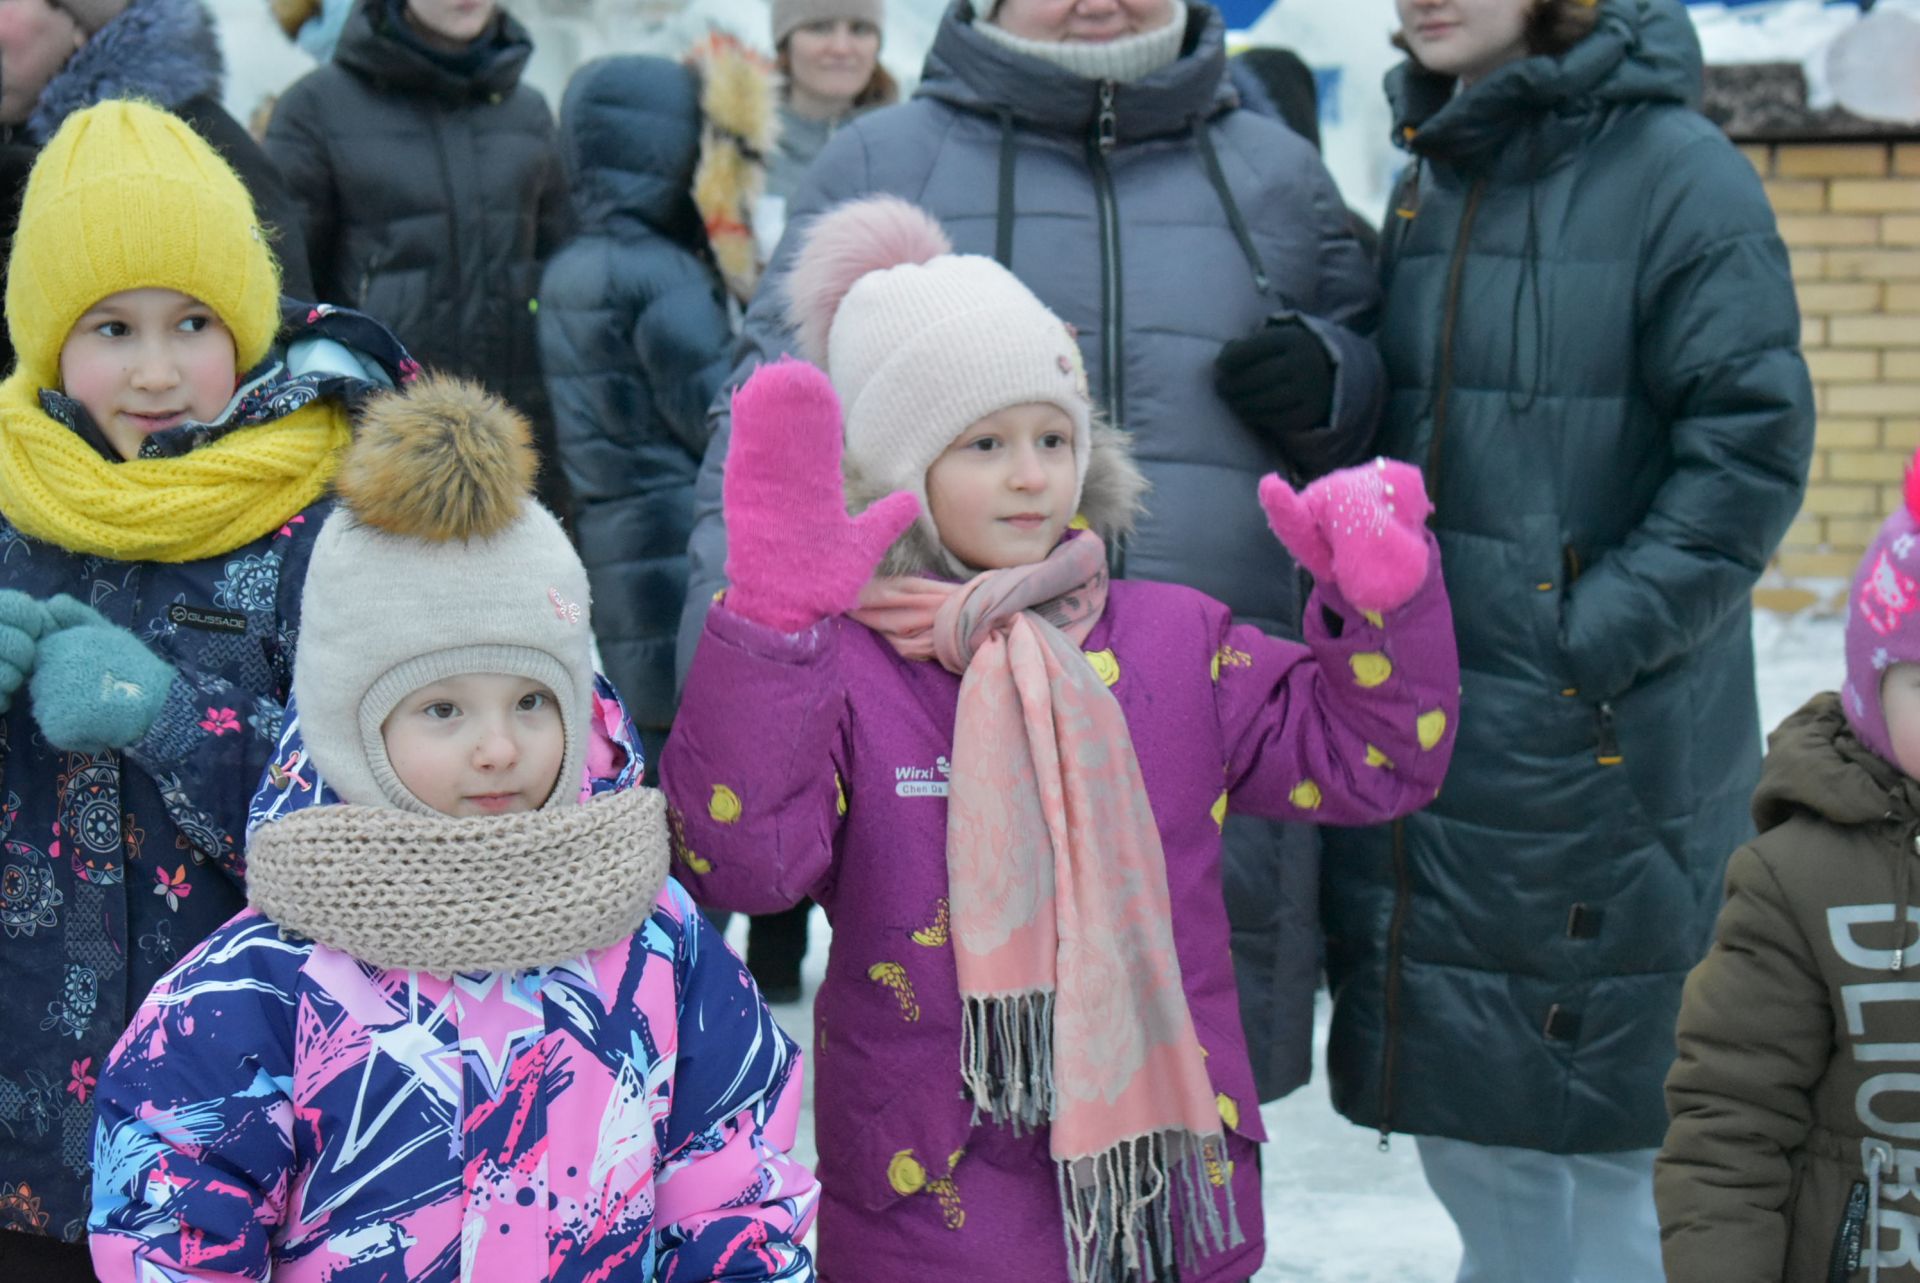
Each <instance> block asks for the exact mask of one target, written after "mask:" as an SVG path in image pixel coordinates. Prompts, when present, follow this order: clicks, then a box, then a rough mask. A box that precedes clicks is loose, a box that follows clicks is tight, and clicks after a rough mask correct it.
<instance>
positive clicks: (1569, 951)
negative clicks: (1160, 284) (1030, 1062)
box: [1324, 0, 1814, 1277]
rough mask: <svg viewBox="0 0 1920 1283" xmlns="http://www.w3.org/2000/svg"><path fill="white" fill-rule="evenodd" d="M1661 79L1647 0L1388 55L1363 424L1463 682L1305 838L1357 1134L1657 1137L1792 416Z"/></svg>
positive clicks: (1337, 1073) (1743, 722) (1737, 729)
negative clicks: (1477, 59)
mask: <svg viewBox="0 0 1920 1283" xmlns="http://www.w3.org/2000/svg"><path fill="white" fill-rule="evenodd" d="M1699 81H1700V49H1699V44H1698V42H1697V40H1696V39H1695V36H1694V33H1693V28H1692V25H1691V23H1690V22H1689V20H1688V18H1687V15H1686V12H1685V10H1684V9H1683V8H1682V7H1681V6H1680V5H1679V4H1678V3H1677V2H1676V0H1602V4H1601V7H1600V14H1599V25H1598V28H1597V29H1596V31H1595V33H1594V34H1593V35H1591V36H1589V37H1588V38H1587V39H1585V40H1584V41H1582V42H1581V43H1580V44H1578V45H1576V46H1575V47H1574V48H1573V49H1572V50H1571V51H1570V52H1568V53H1567V54H1565V55H1564V56H1562V57H1558V58H1553V57H1536V58H1528V59H1524V60H1522V61H1520V62H1517V63H1514V64H1511V65H1509V66H1507V67H1505V68H1503V69H1502V70H1500V71H1498V72H1496V73H1494V74H1493V75H1490V76H1488V77H1487V78H1486V79H1484V80H1482V81H1479V82H1478V83H1476V84H1475V85H1474V86H1473V87H1472V88H1471V89H1469V90H1467V91H1466V92H1464V93H1461V94H1458V95H1455V94H1454V93H1453V85H1452V83H1451V82H1449V81H1443V80H1441V79H1439V78H1438V77H1435V76H1432V75H1431V74H1429V73H1426V72H1422V71H1417V70H1415V69H1414V68H1412V67H1411V66H1409V67H1403V68H1402V69H1401V70H1400V71H1399V72H1397V73H1396V74H1395V76H1394V77H1393V79H1392V80H1391V81H1390V87H1391V91H1392V93H1393V96H1394V99H1395V102H1396V105H1397V109H1398V121H1399V127H1400V129H1401V130H1402V131H1404V132H1399V133H1397V134H1396V136H1399V137H1408V136H1410V140H1411V148H1412V150H1413V152H1414V154H1415V155H1416V156H1417V157H1418V158H1419V161H1420V164H1419V168H1418V180H1417V181H1418V186H1417V190H1412V191H1409V190H1406V189H1403V191H1402V193H1401V196H1400V199H1398V200H1397V201H1396V202H1395V203H1396V206H1397V207H1398V208H1400V209H1403V210H1407V211H1409V212H1410V216H1399V217H1392V216H1390V218H1389V222H1390V223H1393V224H1396V225H1397V226H1393V227H1389V229H1388V231H1387V233H1386V241H1387V244H1386V254H1385V256H1384V263H1385V284H1386V303H1385V312H1384V317H1383V320H1382V323H1381V332H1380V333H1381V341H1380V347H1381V354H1382V356H1383V357H1384V359H1385V360H1386V363H1387V373H1388V379H1389V383H1390V393H1389V397H1388V408H1387V416H1386V423H1385V425H1384V426H1383V428H1382V430H1381V436H1382V445H1383V447H1384V448H1385V449H1386V451H1387V452H1388V453H1391V454H1394V455H1397V456H1399V457H1401V458H1405V459H1411V460H1417V461H1419V462H1421V463H1422V464H1423V465H1424V466H1425V469H1426V473H1427V486H1428V489H1429V492H1430V493H1431V494H1432V496H1433V499H1434V503H1435V505H1436V507H1437V509H1438V511H1437V512H1436V514H1435V516H1434V519H1433V526H1434V529H1435V531H1436V533H1437V534H1438V536H1439V539H1440V547H1441V551H1442V564H1443V565H1444V567H1445V573H1446V578H1447V591H1448V594H1449V595H1450V596H1451V598H1452V599H1453V601H1454V602H1455V603H1456V606H1455V611H1456V613H1455V617H1454V619H1455V629H1456V632H1457V634H1458V637H1459V644H1460V667H1461V670H1462V671H1461V675H1462V684H1463V687H1462V697H1461V713H1460V717H1461V721H1460V738H1459V742H1458V745H1457V747H1456V748H1455V749H1454V756H1453V767H1452V771H1451V773H1450V774H1449V775H1448V777H1447V783H1446V787H1445V788H1444V789H1443V790H1442V792H1441V794H1440V796H1439V798H1438V800H1437V801H1435V802H1434V804H1433V805H1432V806H1431V807H1429V808H1428V809H1427V810H1425V811H1423V812H1421V813H1420V814H1418V815H1415V816H1412V817H1410V818H1409V819H1408V820H1406V821H1405V822H1404V823H1403V824H1402V825H1400V826H1397V827H1396V828H1395V829H1392V830H1385V829H1376V830H1361V831H1354V830H1344V831H1343V830H1335V829H1329V830H1326V832H1325V840H1326V844H1327V852H1328V854H1327V860H1326V864H1325V877H1324V887H1325V893H1324V901H1325V906H1326V927H1327V951H1328V964H1329V970H1330V973H1331V979H1332V982H1333V986H1334V996H1335V1007H1334V1020H1333V1034H1332V1045H1331V1050H1330V1053H1329V1059H1330V1065H1331V1070H1332V1075H1333V1089H1334V1103H1335V1104H1336V1105H1337V1106H1338V1107H1339V1108H1340V1109H1341V1111H1342V1112H1344V1113H1345V1114H1346V1115H1347V1116H1348V1117H1350V1118H1352V1119H1354V1120H1355V1121H1356V1122H1362V1123H1367V1124H1371V1125H1373V1126H1377V1127H1379V1128H1381V1129H1382V1130H1383V1131H1384V1130H1388V1129H1391V1130H1396V1131H1407V1132H1416V1133H1422V1134H1430V1135H1439V1136H1447V1137H1453V1138H1455V1139H1460V1140H1467V1141H1474V1142H1478V1143H1481V1144H1493V1145H1509V1146H1520V1147H1524V1148H1529V1149H1538V1150H1546V1151H1551V1152H1555V1153H1595V1152H1603V1151H1612V1150H1625V1149H1642V1148H1650V1147H1652V1146H1655V1145H1658V1144H1659V1143H1660V1138H1661V1136H1662V1135H1663V1134H1664V1132H1665V1130H1666V1110H1665V1108H1664V1107H1663V1103H1662V1100H1661V1082H1662V1079H1663V1077H1664V1076H1665V1074H1666V1071H1667V1066H1668V1064H1669V1062H1670V1061H1671V1060H1672V1058H1673V1047H1674V1044H1673V1026H1674V1016H1675V1013H1676V1011H1677V1009H1678V1007H1679V1002H1680V987H1681V982H1682V981H1683V980H1684V979H1685V977H1686V974H1687V971H1688V969H1689V968H1691V967H1692V966H1693V964H1694V963H1696V962H1697V961H1699V959H1700V956H1701V954H1702V953H1703V952H1704V951H1705V949H1706V946H1707V941H1708V937H1709V933H1710V931H1711V928H1712V925H1713V916H1714V909H1715V907H1716V902H1717V894H1716V893H1717V891H1718V889H1719V886H1720V878H1721V871H1722V869H1723V868H1724V866H1725V864H1726V860H1727V856H1728V854H1729V853H1730V852H1732V851H1733V849H1734V848H1735V847H1737V846H1739V845H1740V843H1741V842H1742V841H1744V840H1745V839H1746V838H1747V837H1748V836H1749V835H1750V834H1751V831H1752V830H1751V827H1750V823H1749V820H1748V816H1747V798H1748V795H1749V794H1750V793H1751V792H1752V790H1753V786H1754V784H1755V782H1756V780H1757V778H1758V774H1759V765H1760V735H1759V730H1760V727H1759V714H1758V711H1757V708H1756V705H1755V697H1754V668H1753V646H1752V642H1751V640H1750V637H1749V629H1750V626H1751V620H1750V606H1749V602H1748V598H1749V594H1750V593H1751V591H1752V589H1753V585H1754V581H1755V580H1756V579H1757V578H1758V576H1759V574H1760V572H1761V570H1762V568H1763V567H1764V566H1765V565H1766V562H1767V558H1768V556H1769V555H1770V554H1771V553H1772V552H1773V549H1774V546H1775V545H1776V543H1777V542H1778V541H1779V539H1780V537H1781V535H1782V533H1783V532H1784V531H1785V529H1786V527H1787V523H1788V522H1789V521H1791V520H1792V518H1793V515H1794V513H1795V511H1796V510H1797V509H1798V508H1799V505H1800V496H1801V492H1802V490H1803V488H1804V486H1805V482H1806V475H1807V461H1808V457H1809V455H1810V452H1811V448H1812V444H1813V417H1814V416H1813V397H1812V389H1811V387H1810V385H1809V383H1808V380H1807V369H1806V365H1805V363H1804V362H1803V361H1802V360H1801V356H1800V352H1799V334H1800V325H1799V317H1798V313H1797V309H1796V307H1795V303H1794V295H1793V286H1792V283H1791V281H1790V280H1789V277H1788V270H1787V255H1786V250H1785V248H1784V247H1783V246H1782V245H1781V243H1780V238H1779V236H1778V234H1777V233H1776V231H1775V227H1774V218H1773V213H1772V211H1771V209H1770V208H1769V207H1768V205H1767V199H1766V196H1765V195H1764V193H1763V192H1762V191H1761V188H1760V183H1759V180H1758V179H1757V178H1756V177H1755V175H1754V172H1753V168H1752V167H1751V166H1750V165H1748V164H1747V162H1746V161H1745V160H1743V159H1742V158H1741V156H1740V155H1739V153H1738V152H1736V151H1735V150H1734V148H1733V147H1732V146H1731V145H1730V144H1729V143H1728V142H1727V140H1726V138H1725V137H1724V136H1723V135H1722V134H1721V133H1720V132H1719V130H1717V129H1716V128H1714V126H1713V125H1711V124H1710V123H1708V122H1707V121H1706V120H1705V119H1704V118H1703V117H1701V116H1700V115H1698V114H1697V113H1695V112H1694V111H1693V110H1691V109H1690V108H1689V107H1688V106H1687V103H1688V102H1689V101H1690V100H1691V99H1692V98H1693V97H1694V96H1695V95H1696V94H1697V90H1698V86H1699ZM1730 1277H1731V1276H1730Z"/></svg>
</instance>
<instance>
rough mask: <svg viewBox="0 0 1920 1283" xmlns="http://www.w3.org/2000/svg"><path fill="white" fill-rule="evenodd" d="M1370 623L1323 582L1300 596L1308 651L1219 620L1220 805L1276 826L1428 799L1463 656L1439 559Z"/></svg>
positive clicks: (1448, 739)
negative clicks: (1223, 801) (1413, 589)
mask: <svg viewBox="0 0 1920 1283" xmlns="http://www.w3.org/2000/svg"><path fill="white" fill-rule="evenodd" d="M1427 547H1428V553H1429V560H1428V567H1429V568H1428V572H1427V579H1426V582H1425V583H1424V584H1423V585H1421V588H1420V591H1419V592H1417V593H1415V594H1414V596H1413V598H1412V600H1410V601H1408V602H1407V603H1406V604H1405V605H1404V606H1401V607H1399V608H1398V609H1395V610H1391V611H1388V612H1386V614H1385V615H1384V616H1383V615H1376V614H1372V613H1369V612H1362V611H1358V610H1355V609H1354V608H1353V607H1352V606H1351V605H1349V604H1348V603H1347V602H1346V600H1345V599H1344V598H1343V597H1341V596H1340V594H1339V592H1338V590H1336V589H1335V588H1333V587H1332V586H1331V585H1323V586H1321V587H1319V588H1316V589H1315V590H1314V593H1313V595H1312V596H1311V597H1309V598H1308V599H1307V608H1306V616H1305V620H1304V625H1305V626H1304V632H1305V636H1306V644H1305V645H1304V646H1303V645H1301V644H1299V643H1297V642H1287V641H1281V640H1279V639H1277V638H1273V637H1269V636H1267V635H1266V634H1264V633H1262V632H1260V631H1259V630H1258V629H1256V628H1253V627H1250V626H1248V625H1235V624H1232V623H1231V622H1230V621H1229V622H1228V623H1227V624H1226V625H1225V626H1224V628H1223V630H1222V635H1221V639H1220V649H1219V651H1218V653H1217V655H1216V657H1215V662H1216V663H1217V664H1218V666H1219V681H1218V682H1217V683H1216V685H1215V691H1216V698H1217V700H1218V707H1219V716H1220V723H1221V726H1222V728H1223V730H1224V732H1225V738H1226V745H1227V795H1228V805H1229V807H1230V808H1231V809H1233V810H1235V811H1243V812H1247V813H1250V814H1254V815H1262V816H1266V817H1269V818H1272V819H1285V820H1311V821H1313V822H1314V823H1316V824H1352V825H1359V824H1377V823H1380V822H1381V821H1384V820H1392V819H1398V818H1399V817H1400V816H1403V815H1406V814H1408V813H1409V812H1412V811H1417V810H1419V809H1420V808H1421V807H1423V806H1425V805H1426V804H1427V803H1428V802H1430V801H1432V800H1433V797H1434V794H1435V793H1437V792H1438V791H1439V788H1440V782H1441V780H1443V779H1444V778H1445V777H1446V773H1447V762H1448V759H1449V758H1450V757H1451V756H1452V753H1453V739H1454V724H1455V722H1456V721H1457V720H1458V718H1459V712H1460V660H1459V655H1458V652H1457V651H1456V650H1455V647H1454V638H1453V613H1452V611H1451V609H1450V608H1449V606H1448V603H1447V591H1446V588H1445V586H1444V584H1443V583H1442V582H1441V578H1440V553H1439V550H1438V548H1437V546H1436V545H1435V544H1434V542H1433V536H1432V535H1431V534H1429V535H1428V536H1427Z"/></svg>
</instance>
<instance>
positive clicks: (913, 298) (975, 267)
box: [786, 196, 1092, 545]
mask: <svg viewBox="0 0 1920 1283" xmlns="http://www.w3.org/2000/svg"><path fill="white" fill-rule="evenodd" d="M786 292H787V299H788V305H787V306H788V318H789V320H790V321H791V322H792V324H793V325H794V327H795V329H796V330H797V331H798V334H799V339H800V352H801V355H802V356H804V357H806V359H807V360H809V361H811V362H813V363H814V364H815V365H817V366H819V367H820V368H821V369H823V370H825V371H826V372H827V377H828V378H829V379H831V380H832V382H833V389H834V391H835V392H836V393H837V394H838V395H839V397H840V404H841V410H842V412H843V414H844V416H845V421H846V454H845V461H846V466H847V468H848V469H849V471H853V472H857V473H858V475H859V476H860V478H861V479H862V480H863V481H864V482H866V483H868V484H870V485H871V486H873V487H875V488H876V491H877V493H880V494H886V493H888V492H890V491H894V490H907V491H910V492H912V493H913V494H914V495H917V496H918V497H919V499H920V512H921V516H920V521H921V523H922V525H923V526H924V527H925V528H926V530H927V532H928V534H929V535H930V536H931V537H932V539H933V541H934V543H935V544H936V545H938V543H939V535H938V533H937V532H936V531H935V530H934V528H933V518H932V517H931V516H930V515H929V513H930V511H931V510H930V508H929V506H928V503H927V469H928V468H930V467H932V466H933V462H934V460H936V459H938V458H939V457H940V455H941V454H942V453H943V452H945V450H946V448H947V447H948V446H949V445H951V444H953V440H954V438H955V437H957V436H959V435H960V433H961V432H962V431H964V430H965V429H966V428H967V426H968V425H969V424H972V423H974V422H976V421H978V420H980V419H984V418H985V417H986V416H988V415H989V414H993V413H995V412H996V411H999V410H1004V409H1007V408H1008V407H1009V406H1015V405H1023V404H1027V403H1031V402H1037V403H1043V404H1048V405H1054V406H1058V407H1059V408H1060V410H1061V411H1062V412H1063V413H1065V414H1066V416H1067V417H1068V418H1069V419H1070V420H1072V422H1073V453H1074V462H1075V467H1076V481H1075V484H1076V487H1078V486H1080V485H1084V484H1085V482H1086V478H1087V458H1088V450H1089V449H1090V447H1091V438H1092V432H1091V416H1092V410H1091V406H1090V405H1089V402H1088V396H1087V374H1086V366H1085V364H1084V363H1083V361H1082V359H1081V356H1080V346H1079V344H1078V342H1077V341H1076V340H1075V338H1074V334H1073V331H1072V330H1071V329H1069V328H1068V326H1067V325H1066V323H1065V322H1063V321H1062V320H1061V319H1060V318H1059V317H1057V316H1055V315H1054V314H1053V313H1052V312H1050V311H1048V310H1047V306H1046V304H1044V303H1042V302H1041V301H1040V300H1039V299H1038V298H1036V297H1034V294H1033V291H1032V290H1030V289H1028V288H1027V287H1026V286H1025V285H1023V284H1021V283H1020V280H1019V278H1017V277H1016V276H1014V274H1013V273H1012V272H1009V271H1008V270H1007V269H1006V268H1004V267H1002V266H1000V264H998V263H996V262H995V261H994V260H992V259H990V258H984V257H981V256H979V255H975V254H956V253H954V252H953V246H952V244H951V243H950V242H949V241H948V240H947V237H946V233H945V232H943V231H942V230H941V228H940V225H939V224H938V223H936V222H935V221H934V220H933V217H932V216H931V215H929V214H928V213H926V211H924V210H922V209H920V208H919V207H918V206H915V205H910V204H908V203H907V202H906V201H903V200H901V199H899V198H898V197H895V196H874V197H866V198H863V199H860V200H854V201H848V202H846V203H845V204H842V205H837V206H835V207H834V208H833V209H830V210H828V211H827V212H825V213H824V214H822V215H820V216H819V217H818V218H817V219H815V220H814V221H813V223H812V224H811V225H810V226H809V227H808V228H807V231H806V238H805V240H804V241H803V242H802V244H801V246H800V252H799V254H798V255H797V256H796V257H795V259H794V264H793V270H792V272H791V273H789V275H788V277H787V281H786ZM1074 502H1075V505H1076V507H1077V506H1078V503H1079V493H1078V490H1077V489H1076V492H1075V495H1074Z"/></svg>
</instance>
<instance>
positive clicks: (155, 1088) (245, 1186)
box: [87, 911, 305, 1283]
mask: <svg viewBox="0 0 1920 1283" xmlns="http://www.w3.org/2000/svg"><path fill="white" fill-rule="evenodd" d="M304 956H305V948H304V946H301V945H298V944H295V943H292V942H289V941H284V940H282V939H281V938H280V933H279V930H278V929H277V928H276V927H275V926H274V925H273V923H271V922H269V921H267V920H266V919H265V918H262V917H260V916H259V915H257V914H255V913H253V912H251V911H248V912H246V913H243V914H241V915H240V916H238V917H236V918H234V919H233V920H232V921H230V922H228V923H227V924H226V925H225V926H223V927H221V928H220V930H218V931H216V932H214V934H213V935H211V936H209V937H208V938H207V939H206V941H204V942H203V943H202V944H201V946H200V947H199V948H198V949H197V950H195V951H194V952H193V953H190V954H189V955H188V956H187V957H186V958H185V959H184V960H183V961H182V962H181V963H180V965H179V966H178V967H176V968H175V969H174V970H173V971H172V972H170V973H169V974H168V975H167V976H166V977H165V978H164V979H162V980H161V981H160V983H159V984H158V985H156V986H154V988H153V990H152V992H151V993H149V994H148V995H147V999H146V1001H145V1002H144V1003H142V1004H141V1006H140V1010H139V1011H138V1012H137V1013H136V1014H135V1016H134V1018H133V1023H132V1024H131V1025H130V1026H129V1027H128V1029H127V1031H126V1033H125V1034H123V1035H122V1036H121V1039H120V1042H119V1045H117V1046H116V1047H115V1048H114V1050H113V1054H112V1056H111V1057H110V1058H109V1059H108V1061H107V1065H106V1068H105V1069H104V1070H103V1071H102V1072H101V1074H100V1081H99V1088H98V1092H97V1095H96V1098H95V1099H96V1108H97V1111H98V1112H97V1122H96V1126H95V1132H94V1143H93V1211H92V1214H91V1216H90V1217H89V1218H88V1222H87V1230H88V1234H89V1236H90V1241H91V1243H92V1250H93V1267H94V1271H95V1272H96V1273H97V1274H98V1275H99V1276H100V1278H101V1280H102V1281H103V1283H135V1280H146V1279H150V1278H157V1277H165V1278H169V1279H180V1280H186V1279H207V1280H212V1279H257V1280H264V1279H266V1278H267V1276H268V1272H269V1270H270V1268H271V1263H272V1261H271V1248H270V1241H271V1237H272V1234H273V1231H274V1229H275V1228H276V1227H277V1226H278V1225H279V1224H280V1223H281V1221H282V1219H283V1217H284V1215H285V1211H286V1199H287V1190H288V1186H289V1183H290V1181H291V1179H292V1175H293V1170H294V1146H293V1106H292V1101H291V1087H292V1075H293V1024H294V1004H295V1001H296V1000H295V996H294V992H293V990H294V979H295V977H296V976H297V974H298V971H299V965H300V962H301V960H302V959H304ZM156 1268H157V1269H158V1270H159V1273H156V1272H155V1269H156Z"/></svg>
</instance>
